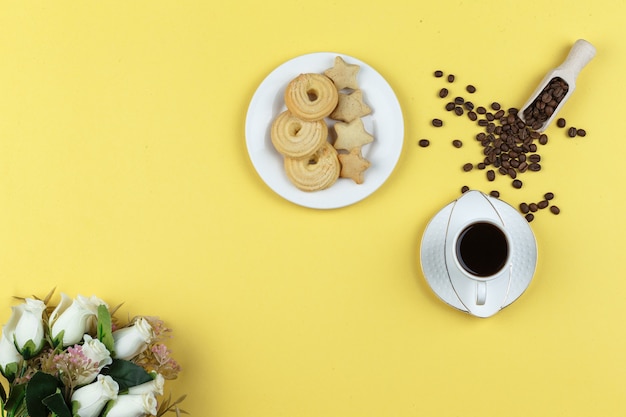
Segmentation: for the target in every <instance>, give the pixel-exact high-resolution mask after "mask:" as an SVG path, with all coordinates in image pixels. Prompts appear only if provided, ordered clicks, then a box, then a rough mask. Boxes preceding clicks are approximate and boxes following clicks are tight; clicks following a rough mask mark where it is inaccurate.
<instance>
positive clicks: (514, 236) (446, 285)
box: [420, 191, 537, 317]
mask: <svg viewBox="0 0 626 417" xmlns="http://www.w3.org/2000/svg"><path fill="white" fill-rule="evenodd" d="M455 209H456V210H455ZM477 221H492V222H493V223H494V224H498V225H499V226H501V227H502V228H503V229H504V230H505V232H506V233H507V235H508V239H509V242H508V243H509V246H510V250H509V253H510V255H509V259H508V262H507V266H506V274H507V276H508V283H507V285H506V286H505V287H503V288H500V289H498V288H497V287H496V286H495V285H494V282H495V281H494V282H487V284H486V285H487V292H490V291H491V292H492V293H493V290H496V291H500V294H499V296H500V298H499V299H497V300H495V301H493V300H492V304H491V305H489V303H487V305H485V306H481V305H476V303H475V302H472V300H475V296H476V295H475V294H474V293H473V291H475V290H474V289H475V288H476V286H475V285H474V286H472V285H470V283H474V282H475V281H474V280H472V279H470V278H467V277H466V274H465V275H464V274H461V273H460V272H459V271H458V269H459V268H460V267H457V263H455V262H452V261H451V259H450V257H451V253H452V251H451V248H450V247H451V242H452V241H453V239H452V238H453V237H454V236H455V235H458V233H459V232H460V230H459V229H463V228H464V227H465V226H466V225H468V224H470V223H474V222H477ZM420 263H421V267H422V272H423V274H424V277H425V279H426V281H427V282H428V284H429V285H430V287H431V288H432V290H433V291H434V292H435V294H436V295H437V296H438V297H439V298H440V299H441V300H443V301H444V302H446V303H447V304H449V305H451V306H452V307H454V308H457V309H459V310H461V311H464V312H467V313H470V314H472V315H475V316H479V317H489V316H491V315H493V314H495V313H496V312H498V311H499V310H501V309H502V308H504V307H506V306H508V305H510V304H511V303H513V302H514V301H515V300H517V299H518V298H519V297H520V296H521V295H522V293H523V292H524V291H525V290H526V288H528V286H529V285H530V282H531V280H532V278H533V275H534V272H535V267H536V264H537V244H536V240H535V236H534V234H533V232H532V229H531V228H530V225H529V224H528V222H527V221H526V219H525V218H524V217H522V215H521V214H520V213H519V212H518V211H517V210H516V209H515V208H513V207H511V206H510V205H508V204H507V203H505V202H503V201H502V200H499V199H497V198H494V197H490V196H487V195H486V194H483V193H481V192H480V191H468V192H466V193H464V194H463V195H462V196H461V197H460V198H459V199H458V200H455V201H453V202H451V203H450V204H448V205H446V206H445V207H444V208H443V209H441V210H440V211H439V212H438V213H437V214H436V215H435V216H434V217H433V218H432V219H431V220H430V222H429V223H428V225H427V226H426V230H425V231H424V235H423V237H422V242H421V248H420ZM463 281H466V282H463ZM454 282H456V284H454ZM459 282H463V285H459ZM465 284H467V285H465ZM490 286H491V289H489V288H490ZM461 291H463V292H461ZM470 292H472V293H470ZM468 300H469V302H468ZM493 302H495V303H496V304H493Z"/></svg>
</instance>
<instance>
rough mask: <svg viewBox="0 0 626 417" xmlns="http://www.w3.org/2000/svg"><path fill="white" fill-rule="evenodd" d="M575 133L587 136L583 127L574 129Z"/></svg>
mask: <svg viewBox="0 0 626 417" xmlns="http://www.w3.org/2000/svg"><path fill="white" fill-rule="evenodd" d="M576 134H577V135H578V136H580V137H585V136H587V132H586V131H585V129H577V130H576Z"/></svg>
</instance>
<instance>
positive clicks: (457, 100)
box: [454, 97, 465, 106]
mask: <svg viewBox="0 0 626 417" xmlns="http://www.w3.org/2000/svg"><path fill="white" fill-rule="evenodd" d="M463 103H465V99H464V98H463V97H455V98H454V104H456V105H458V106H460V105H461V104H463Z"/></svg>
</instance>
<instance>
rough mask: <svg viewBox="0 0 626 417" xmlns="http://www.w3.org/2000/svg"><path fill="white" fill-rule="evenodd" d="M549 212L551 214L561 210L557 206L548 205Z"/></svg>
mask: <svg viewBox="0 0 626 417" xmlns="http://www.w3.org/2000/svg"><path fill="white" fill-rule="evenodd" d="M550 212H551V213H552V214H559V213H560V212H561V209H559V208H558V207H557V206H550Z"/></svg>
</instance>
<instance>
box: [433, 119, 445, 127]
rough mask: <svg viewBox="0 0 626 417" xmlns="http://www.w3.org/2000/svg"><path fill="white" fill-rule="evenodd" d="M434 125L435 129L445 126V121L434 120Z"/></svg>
mask: <svg viewBox="0 0 626 417" xmlns="http://www.w3.org/2000/svg"><path fill="white" fill-rule="evenodd" d="M432 124H433V126H435V127H441V126H443V121H442V120H441V119H433V120H432Z"/></svg>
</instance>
